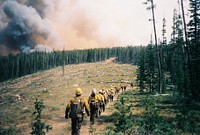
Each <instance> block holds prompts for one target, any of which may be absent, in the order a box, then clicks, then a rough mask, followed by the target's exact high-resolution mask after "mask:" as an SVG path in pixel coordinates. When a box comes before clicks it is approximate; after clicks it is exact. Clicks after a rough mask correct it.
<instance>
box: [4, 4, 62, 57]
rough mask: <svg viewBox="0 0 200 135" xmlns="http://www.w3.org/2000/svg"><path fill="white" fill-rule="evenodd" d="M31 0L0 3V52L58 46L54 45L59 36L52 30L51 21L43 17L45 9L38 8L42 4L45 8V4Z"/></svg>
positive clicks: (25, 51) (29, 50)
mask: <svg viewBox="0 0 200 135" xmlns="http://www.w3.org/2000/svg"><path fill="white" fill-rule="evenodd" d="M33 1H34V0H33ZM33 1H32V2H28V1H27V2H26V3H19V2H18V1H15V0H6V1H5V2H4V3H2V4H1V11H0V46H1V54H4V53H6V52H8V53H9V52H24V53H28V52H33V51H34V50H35V51H40V49H39V48H41V50H48V51H49V50H50V47H49V46H53V47H54V48H55V49H58V48H59V47H58V46H56V45H54V44H55V43H56V42H57V43H59V40H58V39H59V38H58V36H57V35H56V32H54V31H53V30H52V27H51V21H50V20H48V19H47V18H45V12H44V11H45V10H44V11H42V10H39V9H40V8H41V9H43V8H42V6H44V9H46V6H47V5H46V4H45V3H43V5H42V4H41V3H39V2H38V1H35V3H34V2H33ZM43 2H44V1H43ZM25 4H27V5H25ZM37 5H41V6H40V7H38V6H37ZM52 40H53V41H54V42H52ZM57 45H58V44H57ZM41 46H43V47H41ZM44 48H46V49H44Z"/></svg>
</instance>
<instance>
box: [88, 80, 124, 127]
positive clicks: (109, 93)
mask: <svg viewBox="0 0 200 135" xmlns="http://www.w3.org/2000/svg"><path fill="white" fill-rule="evenodd" d="M126 87H127V85H125V84H120V85H117V86H115V87H112V88H111V89H101V90H99V92H98V93H97V90H96V89H95V88H93V89H92V92H91V95H90V96H89V98H88V103H89V106H90V123H91V124H94V122H95V118H98V117H99V116H100V115H101V113H102V112H104V111H105V106H106V104H107V103H108V102H112V101H113V99H114V96H115V95H116V94H119V92H120V90H121V91H125V90H126Z"/></svg>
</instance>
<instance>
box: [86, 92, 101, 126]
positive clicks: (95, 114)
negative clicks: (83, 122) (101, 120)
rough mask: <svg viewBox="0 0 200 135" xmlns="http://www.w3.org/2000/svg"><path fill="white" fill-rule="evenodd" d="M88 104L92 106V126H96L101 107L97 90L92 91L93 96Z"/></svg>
mask: <svg viewBox="0 0 200 135" xmlns="http://www.w3.org/2000/svg"><path fill="white" fill-rule="evenodd" d="M88 103H89V106H90V123H91V125H92V124H94V121H95V117H96V118H98V117H99V114H98V110H99V105H100V99H99V96H98V95H97V92H96V89H95V88H93V89H92V92H91V95H90V96H89V98H88Z"/></svg>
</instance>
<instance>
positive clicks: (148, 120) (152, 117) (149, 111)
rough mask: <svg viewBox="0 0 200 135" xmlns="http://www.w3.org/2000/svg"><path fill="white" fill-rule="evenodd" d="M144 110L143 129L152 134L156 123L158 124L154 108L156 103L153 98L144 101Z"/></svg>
mask: <svg viewBox="0 0 200 135" xmlns="http://www.w3.org/2000/svg"><path fill="white" fill-rule="evenodd" d="M144 105H145V110H144V112H143V117H144V118H145V120H144V128H145V129H146V131H148V132H152V131H153V130H154V129H155V126H156V124H157V123H159V121H160V119H159V112H158V109H157V108H156V103H155V100H154V99H153V98H149V97H148V96H147V97H146V99H145V100H144Z"/></svg>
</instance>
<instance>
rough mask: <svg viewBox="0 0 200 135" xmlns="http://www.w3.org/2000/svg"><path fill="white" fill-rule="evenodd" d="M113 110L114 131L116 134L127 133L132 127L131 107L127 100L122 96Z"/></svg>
mask: <svg viewBox="0 0 200 135" xmlns="http://www.w3.org/2000/svg"><path fill="white" fill-rule="evenodd" d="M115 108H116V109H117V112H116V123H115V127H116V128H115V131H116V132H117V133H118V132H122V133H129V132H130V131H131V130H132V128H133V126H134V120H133V117H132V105H131V104H130V102H129V100H128V99H127V98H124V97H123V96H122V97H121V98H120V99H119V101H117V102H116V104H115Z"/></svg>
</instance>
